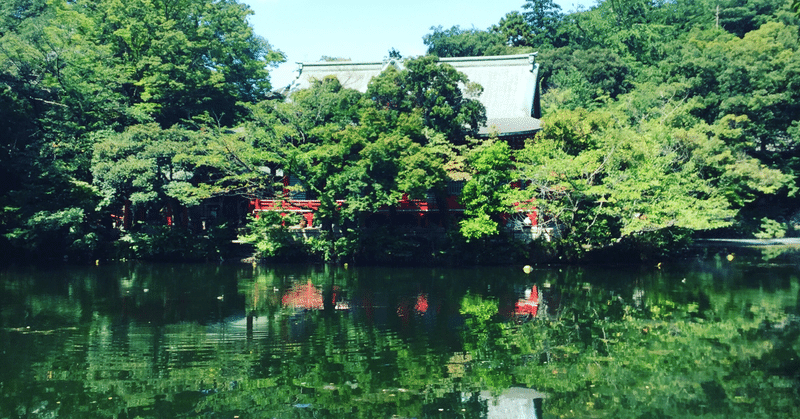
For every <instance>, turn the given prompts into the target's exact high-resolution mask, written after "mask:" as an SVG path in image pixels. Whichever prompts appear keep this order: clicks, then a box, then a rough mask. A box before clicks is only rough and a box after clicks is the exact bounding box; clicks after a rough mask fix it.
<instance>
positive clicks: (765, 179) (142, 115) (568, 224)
mask: <svg viewBox="0 0 800 419" xmlns="http://www.w3.org/2000/svg"><path fill="white" fill-rule="evenodd" d="M251 13H252V11H251V10H250V9H249V8H248V6H246V5H244V4H240V3H238V2H236V1H235V0H175V1H172V0H129V1H124V2H120V1H117V0H91V1H90V0H74V1H66V0H49V1H48V0H8V1H4V2H3V3H2V4H0V179H2V182H0V250H2V254H3V256H2V257H3V258H5V259H6V261H11V260H21V259H22V258H30V259H32V260H39V259H42V258H58V259H62V258H63V257H64V256H67V257H68V258H70V259H71V260H95V259H103V258H155V259H158V258H162V259H163V258H170V259H209V258H214V259H217V258H218V257H225V252H226V249H225V246H223V243H228V242H229V241H230V240H231V239H233V238H235V237H236V236H237V234H241V232H237V231H236V230H235V228H237V227H239V226H238V222H239V221H241V220H238V219H233V218H230V219H225V216H224V214H223V215H222V216H221V217H219V218H218V219H216V220H214V222H213V223H210V224H209V225H208V226H204V227H208V228H205V229H203V230H198V229H197V227H196V226H193V224H192V222H191V220H186V219H185V217H184V218H181V217H180V216H178V214H181V213H182V211H184V212H183V213H184V214H185V213H186V212H185V209H187V208H188V209H191V208H197V207H198V206H199V205H200V204H201V203H203V202H206V201H207V200H208V199H210V198H217V199H219V198H220V197H225V199H233V198H232V197H241V199H243V200H248V199H254V198H266V197H276V196H277V197H280V196H281V195H282V194H283V193H285V188H284V185H283V183H281V180H282V179H281V177H282V176H283V174H285V173H291V174H292V175H293V176H295V177H296V178H297V179H298V180H299V183H298V184H297V185H295V186H293V188H295V189H302V190H304V191H307V192H308V193H311V194H313V195H314V196H316V197H317V198H318V199H319V200H320V209H319V212H318V214H317V215H316V217H317V218H316V219H319V220H320V225H322V226H323V230H324V231H323V232H322V234H320V235H319V236H317V237H315V238H314V239H309V240H305V241H297V240H295V239H294V238H293V237H294V236H292V235H290V234H285V233H286V232H285V231H284V230H285V227H286V226H287V225H290V224H291V222H292V220H290V219H283V218H281V216H280V215H278V214H275V216H274V217H273V216H265V217H263V219H261V220H260V221H259V222H257V223H250V224H249V229H248V230H247V232H246V234H244V236H243V237H244V238H245V239H247V240H248V241H250V242H252V243H254V244H255V245H256V247H257V248H258V250H259V251H260V252H261V253H262V255H263V256H268V257H273V258H278V259H286V258H289V257H292V258H296V259H303V258H309V257H310V258H312V259H316V260H327V261H336V260H339V261H342V260H352V261H364V262H387V261H392V260H397V257H400V258H405V259H408V260H426V261H432V262H436V261H464V260H466V261H476V260H477V259H476V258H475V257H473V256H474V255H480V257H481V259H480V261H481V262H491V261H495V262H498V261H504V260H509V259H513V258H525V259H527V260H533V261H541V260H552V259H554V258H561V260H585V259H586V258H601V259H603V258H607V257H609V255H617V256H620V255H625V258H626V259H627V260H631V259H630V257H629V256H631V255H634V256H636V257H641V258H653V257H662V256H665V255H668V254H670V253H672V252H674V251H676V250H680V249H681V248H682V247H683V246H685V245H686V244H687V243H688V241H689V240H690V239H691V238H692V237H696V236H697V235H698V234H703V235H720V234H725V235H738V236H747V237H752V236H756V237H777V236H783V235H791V234H796V229H797V228H800V227H798V226H800V219H798V218H799V216H798V214H797V208H798V206H797V204H798V199H797V197H796V192H797V189H798V182H797V178H798V170H800V157H798V155H800V153H798V143H800V122H798V117H797V115H800V40H799V39H798V17H797V8H796V7H794V8H793V6H792V1H791V0H785V1H777V0H755V1H747V2H742V1H734V0H723V1H709V0H677V1H669V2H667V1H663V2H662V1H656V2H639V1H627V0H608V1H604V2H599V3H598V4H597V5H596V6H594V7H593V8H591V9H590V10H582V11H577V12H573V13H569V14H565V13H563V12H562V10H561V9H560V8H559V7H558V6H557V5H556V4H555V3H553V2H552V1H551V0H542V1H530V0H529V1H526V2H524V4H522V5H521V9H520V11H519V12H510V13H508V14H507V15H506V16H504V17H503V18H502V19H501V20H500V21H499V22H498V23H497V24H496V25H493V26H492V27H491V28H487V29H486V30H478V29H462V28H460V27H453V28H449V29H445V28H443V27H434V28H431V33H429V34H428V35H426V36H425V37H424V42H425V44H426V45H427V46H428V53H429V55H428V56H426V57H417V58H413V59H409V60H406V62H405V68H404V69H403V70H402V71H401V70H396V69H394V68H393V67H390V69H389V70H388V71H387V72H385V73H384V74H382V75H381V76H380V77H377V78H376V79H374V80H373V81H372V82H371V84H370V86H369V89H368V91H367V92H366V93H365V94H362V93H360V92H357V91H354V90H351V89H346V88H344V87H343V86H342V85H341V84H340V83H339V82H338V81H337V80H335V79H325V80H321V81H318V82H317V83H315V84H314V85H313V86H311V88H310V89H307V90H301V91H297V92H293V93H292V94H291V96H290V98H289V100H284V99H283V98H281V97H280V96H279V95H276V94H274V93H272V92H271V90H272V87H273V86H271V85H270V83H269V70H270V68H271V67H272V66H274V65H276V64H277V63H280V62H282V61H283V60H284V56H283V54H282V53H281V52H280V51H279V50H278V49H275V48H273V47H272V46H271V45H270V44H269V43H268V42H267V41H266V40H264V39H263V38H261V37H259V36H257V35H256V34H255V33H254V32H253V29H252V27H250V26H249V24H248V22H247V16H248V15H250V14H251ZM279 47H280V46H278V48H279ZM533 51H537V52H538V53H539V55H538V58H537V61H538V62H539V63H540V64H541V74H542V81H541V83H542V89H543V90H542V91H543V96H542V103H543V114H544V117H543V127H544V128H543V130H542V131H541V132H540V133H539V134H537V135H536V136H535V138H532V139H530V140H528V141H527V142H526V146H525V148H524V149H522V150H514V151H512V150H511V149H510V148H509V147H508V145H507V144H505V143H504V142H502V141H501V140H498V139H492V138H490V139H482V140H475V139H473V137H472V136H473V135H474V134H475V132H474V127H477V126H478V125H479V124H481V123H482V122H484V121H485V109H484V108H483V106H482V105H481V104H480V103H479V102H477V101H475V100H472V99H469V97H467V96H466V95H464V94H463V93H462V90H461V87H460V86H464V85H468V86H470V88H471V89H479V87H478V86H472V85H470V84H469V81H468V80H467V79H466V77H465V76H464V75H463V74H461V73H458V72H457V71H455V70H454V69H453V68H452V67H449V66H446V65H438V64H437V62H436V61H437V60H436V57H437V56H438V57H452V56H481V55H499V54H516V53H524V52H533ZM390 53H391V54H392V55H393V56H399V55H400V54H401V53H402V51H395V50H391V51H390ZM470 127H472V129H471V128H470ZM454 177H458V178H459V179H464V180H466V186H465V188H464V192H463V194H462V198H461V199H462V205H463V206H464V207H465V212H464V216H463V217H452V218H451V219H446V220H444V228H445V229H446V232H447V237H448V241H447V242H446V243H444V244H438V245H436V246H432V245H429V244H428V243H420V242H417V241H409V240H407V239H404V238H403V237H402V236H401V235H399V234H398V232H397V231H394V230H393V229H392V226H387V227H386V228H385V229H383V230H380V231H376V230H374V229H373V230H370V231H367V230H365V229H364V228H363V226H364V222H365V220H366V218H367V217H368V215H369V214H370V213H372V212H374V211H375V210H376V209H378V208H386V207H387V206H389V207H390V206H391V205H392V204H395V203H397V202H398V200H399V199H400V198H401V197H402V196H403V194H409V195H410V196H412V197H424V196H425V195H426V194H429V193H433V194H434V195H435V196H438V197H441V196H442V195H444V194H445V190H446V184H447V181H448V179H452V178H454ZM512 181H514V182H515V183H517V184H519V185H522V186H523V187H522V188H511V187H510V186H509V185H510V184H511V182H512ZM342 202H343V203H344V204H342ZM518 202H535V204H536V207H537V211H538V213H539V215H540V219H541V220H542V222H544V223H546V226H547V227H550V228H554V229H556V230H558V232H559V233H560V239H558V240H553V241H551V242H544V241H542V242H539V241H537V242H534V243H532V244H526V245H522V244H516V243H512V242H511V241H510V238H509V237H507V236H505V232H504V230H503V229H502V228H501V224H502V223H501V215H502V214H504V213H507V212H510V211H513V205H514V203H518ZM126 214H127V216H128V217H129V220H131V224H130V225H128V226H125V227H126V228H123V229H120V228H119V226H118V225H114V223H113V222H112V221H113V220H114V218H113V217H115V216H116V217H123V216H126ZM165 220H169V222H166V221H165ZM195 221H196V220H195ZM195 224H196V223H195ZM334 232H335V234H334ZM510 249H513V253H509V251H510ZM397 255H402V256H397Z"/></svg>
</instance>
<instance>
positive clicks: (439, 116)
mask: <svg viewBox="0 0 800 419" xmlns="http://www.w3.org/2000/svg"><path fill="white" fill-rule="evenodd" d="M405 67H406V68H405V69H404V70H403V71H397V70H396V69H394V68H392V67H390V69H388V71H384V72H383V73H382V74H381V75H380V76H377V77H375V78H374V79H373V80H372V81H371V82H370V84H369V87H368V89H367V93H366V96H367V97H368V98H371V99H372V105H373V106H377V107H383V108H385V109H386V110H388V111H390V112H392V113H393V114H395V115H399V113H408V112H412V111H415V110H416V111H417V112H419V113H420V114H421V116H422V118H423V121H424V124H425V126H427V127H428V128H430V129H432V130H434V131H436V132H439V133H442V134H444V135H445V136H446V138H447V139H448V140H450V141H451V142H454V143H460V142H463V141H464V137H465V136H466V135H469V134H475V133H477V131H478V129H479V128H480V127H481V126H482V125H484V124H485V123H486V109H485V107H484V106H483V104H481V103H480V102H479V101H478V100H476V99H472V98H471V96H477V95H478V94H480V92H481V91H482V87H480V86H478V85H476V84H471V83H469V80H468V78H467V76H466V75H464V73H460V72H458V71H457V70H456V69H455V68H453V67H452V66H450V65H448V64H446V63H439V60H438V58H437V57H434V56H425V57H420V58H417V59H412V60H407V61H405ZM462 85H463V86H466V87H467V90H468V91H470V92H469V93H471V94H470V95H466V94H465V92H464V90H462Z"/></svg>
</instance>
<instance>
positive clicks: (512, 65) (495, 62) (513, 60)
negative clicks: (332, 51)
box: [291, 54, 541, 135]
mask: <svg viewBox="0 0 800 419" xmlns="http://www.w3.org/2000/svg"><path fill="white" fill-rule="evenodd" d="M439 61H440V62H442V63H447V64H450V65H451V66H453V67H455V68H456V69H457V70H458V71H460V72H462V73H464V74H466V75H467V77H468V78H469V80H470V81H471V82H476V83H478V84H480V85H481V86H483V93H482V94H481V95H480V96H479V97H478V100H480V101H481V103H483V105H484V106H485V107H486V117H487V119H488V121H487V126H486V127H481V129H480V130H479V132H480V134H481V135H488V134H489V132H490V131H491V130H493V129H494V128H496V130H497V132H498V133H499V134H500V135H517V134H527V133H533V132H535V131H538V130H539V129H540V128H541V124H540V121H539V119H538V118H540V115H539V92H538V73H539V64H537V63H536V62H535V54H520V55H502V56H495V57H466V58H442V59H440V60H439ZM298 64H299V65H300V70H299V76H298V77H297V79H296V80H295V81H294V83H293V84H292V86H291V88H292V90H295V89H303V88H307V87H309V86H310V84H311V80H315V79H316V80H321V79H323V78H324V77H326V76H329V75H333V76H336V77H337V78H338V79H339V82H340V83H342V85H343V86H344V87H347V88H351V89H355V90H358V91H360V92H366V90H367V85H368V84H369V81H370V80H371V79H372V78H373V77H375V76H377V75H378V74H380V73H381V72H382V71H383V70H384V69H386V67H388V66H390V65H393V66H396V67H398V68H402V67H403V61H402V60H394V59H392V60H386V61H375V62H350V61H333V62H319V63H298ZM493 127H494V128H493Z"/></svg>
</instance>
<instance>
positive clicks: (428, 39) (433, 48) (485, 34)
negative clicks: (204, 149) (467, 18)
mask: <svg viewBox="0 0 800 419" xmlns="http://www.w3.org/2000/svg"><path fill="white" fill-rule="evenodd" d="M430 29H431V30H432V31H433V33H430V34H427V35H425V36H423V37H422V42H423V43H425V45H426V46H427V47H428V51H427V53H428V54H430V55H435V56H437V57H440V58H445V57H478V56H482V55H502V54H504V53H506V52H507V51H508V50H507V49H506V39H505V38H504V36H503V35H502V34H501V33H498V32H490V31H484V30H479V29H475V28H473V29H462V28H461V27H459V26H453V27H452V28H450V29H444V28H443V27H442V26H432V27H431V28H430Z"/></svg>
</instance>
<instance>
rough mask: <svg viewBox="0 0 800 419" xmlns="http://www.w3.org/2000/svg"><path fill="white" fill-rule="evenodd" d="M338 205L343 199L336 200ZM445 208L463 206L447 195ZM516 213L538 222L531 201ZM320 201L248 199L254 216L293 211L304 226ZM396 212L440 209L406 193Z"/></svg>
mask: <svg viewBox="0 0 800 419" xmlns="http://www.w3.org/2000/svg"><path fill="white" fill-rule="evenodd" d="M337 202H338V203H339V204H340V205H341V204H343V203H344V201H337ZM445 205H446V208H445V209H446V210H447V211H448V212H455V213H462V212H464V206H463V205H461V204H460V203H459V202H458V196H455V195H448V196H447V198H446V200H445ZM514 206H515V209H516V211H515V212H516V213H518V214H519V213H524V214H527V218H528V222H529V224H528V222H526V224H528V225H530V226H536V225H537V224H538V214H537V210H536V207H535V206H534V205H533V203H532V202H527V203H518V204H515V205H514ZM319 207H320V202H319V201H318V200H313V199H309V200H292V199H290V200H278V199H254V200H251V201H250V212H251V213H253V214H254V215H255V216H256V217H257V216H258V213H259V212H261V211H280V212H281V213H282V214H284V215H285V214H289V213H295V214H300V215H302V217H303V222H302V223H303V224H304V225H303V226H304V227H318V226H315V225H314V213H315V212H316V211H317V210H319ZM393 210H394V212H396V213H407V214H411V215H413V216H414V217H416V218H417V219H418V220H420V221H422V220H424V218H425V217H426V216H427V215H428V214H430V213H436V212H439V211H440V210H441V208H439V206H438V205H437V204H436V202H435V201H433V200H424V199H411V198H409V197H408V195H404V196H403V198H402V199H400V201H399V202H398V203H397V205H396V206H395V207H394V209H393ZM377 213H378V214H381V213H383V214H388V213H389V208H388V207H384V208H381V209H379V210H378V211H377ZM510 218H511V217H510V215H506V216H505V217H503V220H504V221H506V222H508V221H510Z"/></svg>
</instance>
